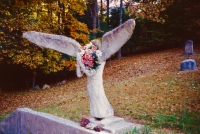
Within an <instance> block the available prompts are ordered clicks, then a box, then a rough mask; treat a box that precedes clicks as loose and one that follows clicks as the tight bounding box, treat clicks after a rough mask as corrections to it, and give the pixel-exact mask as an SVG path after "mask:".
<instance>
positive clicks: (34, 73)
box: [32, 71, 36, 89]
mask: <svg viewBox="0 0 200 134" xmlns="http://www.w3.org/2000/svg"><path fill="white" fill-rule="evenodd" d="M35 77H36V71H33V83H32V84H33V85H32V88H33V89H34V88H35Z"/></svg>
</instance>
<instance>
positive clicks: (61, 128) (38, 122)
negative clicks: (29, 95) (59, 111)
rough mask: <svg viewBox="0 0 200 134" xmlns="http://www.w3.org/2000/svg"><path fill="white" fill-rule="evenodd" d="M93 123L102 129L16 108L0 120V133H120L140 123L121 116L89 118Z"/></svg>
mask: <svg viewBox="0 0 200 134" xmlns="http://www.w3.org/2000/svg"><path fill="white" fill-rule="evenodd" d="M91 122H93V123H95V124H101V125H102V126H103V130H102V131H101V132H95V131H94V130H89V129H86V128H85V127H81V126H80V123H75V122H73V121H70V120H67V119H64V118H60V117H57V116H54V115H51V114H46V113H42V112H37V111H33V110H31V109H29V108H18V109H17V110H15V111H14V112H13V113H11V115H10V116H8V117H7V118H5V119H4V120H3V121H1V122H0V134H27V133H31V134H99V133H101V134H110V133H112V134H121V133H126V132H127V131H129V130H133V129H134V128H137V130H141V129H142V128H143V126H142V125H139V124H134V123H130V122H126V121H124V119H123V118H119V117H110V118H107V119H103V120H101V121H98V120H95V119H94V118H92V119H91Z"/></svg>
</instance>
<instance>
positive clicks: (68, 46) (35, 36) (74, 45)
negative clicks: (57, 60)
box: [23, 31, 81, 57]
mask: <svg viewBox="0 0 200 134" xmlns="http://www.w3.org/2000/svg"><path fill="white" fill-rule="evenodd" d="M23 37H24V38H26V39H28V40H29V41H30V42H32V43H35V44H36V45H38V46H42V47H45V48H51V49H54V50H57V51H59V52H62V53H64V54H67V55H70V56H74V57H76V53H77V52H80V50H81V45H80V44H79V43H78V42H77V41H75V40H73V39H71V38H69V37H65V36H62V35H55V34H46V33H41V32H35V31H29V32H25V33H23Z"/></svg>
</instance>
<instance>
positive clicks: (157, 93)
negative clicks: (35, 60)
mask: <svg viewBox="0 0 200 134" xmlns="http://www.w3.org/2000/svg"><path fill="white" fill-rule="evenodd" d="M195 50H197V51H195ZM183 52H184V49H183V48H174V49H169V50H162V51H156V52H148V53H141V54H134V55H131V56H126V57H122V58H121V59H115V60H111V61H107V63H106V66H105V69H104V75H103V79H104V88H105V92H106V95H107V97H108V99H109V101H110V103H111V105H112V106H113V108H114V112H115V115H116V116H119V117H123V118H125V120H127V121H130V122H135V123H140V124H143V125H145V127H146V133H148V132H156V133H161V134H163V133H166V134H168V133H174V134H175V133H191V134H197V133H200V68H199V67H198V66H199V65H200V46H198V47H194V52H196V54H195V55H192V56H190V58H192V59H195V60H196V63H197V67H198V69H197V70H194V71H180V63H181V62H182V61H183V60H185V59H187V57H185V56H182V53H183ZM86 82H87V80H86V77H83V78H74V79H69V80H67V82H66V84H64V85H61V86H52V88H50V89H44V90H43V89H40V90H27V91H20V92H1V93H0V120H3V119H4V118H5V117H6V116H8V115H9V114H10V113H11V112H12V111H14V110H15V109H17V108H22V107H28V108H31V109H33V110H36V111H41V112H45V113H50V114H53V115H56V116H59V117H63V118H66V119H70V120H73V121H76V122H78V121H80V120H81V118H83V117H86V118H89V100H88V95H87V90H86V85H87V84H86Z"/></svg>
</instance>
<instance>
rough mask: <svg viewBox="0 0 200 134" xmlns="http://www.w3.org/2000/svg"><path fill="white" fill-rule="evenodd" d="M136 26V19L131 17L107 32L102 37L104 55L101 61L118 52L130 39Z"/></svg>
mask: <svg viewBox="0 0 200 134" xmlns="http://www.w3.org/2000/svg"><path fill="white" fill-rule="evenodd" d="M134 28H135V20H134V19H129V20H128V21H126V22H124V23H123V24H122V25H120V26H118V27H117V28H115V29H113V30H111V31H109V32H107V33H105V34H104V35H103V37H102V48H101V49H102V57H101V58H100V61H105V60H107V59H108V58H109V57H110V56H111V55H113V54H114V53H116V52H117V51H118V50H119V49H120V48H121V47H122V46H123V45H124V44H125V43H126V42H127V41H128V40H129V39H130V37H131V35H132V33H133V30H134Z"/></svg>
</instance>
